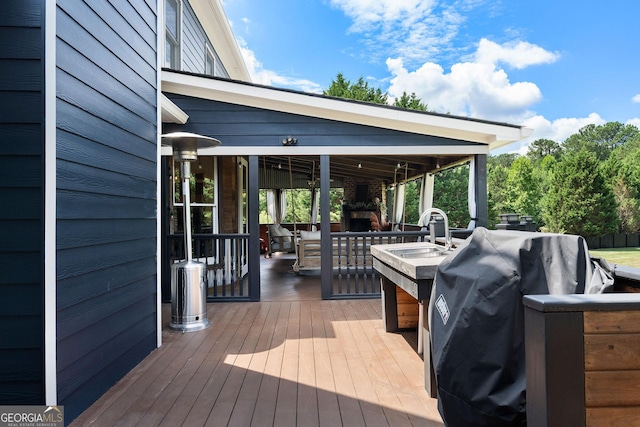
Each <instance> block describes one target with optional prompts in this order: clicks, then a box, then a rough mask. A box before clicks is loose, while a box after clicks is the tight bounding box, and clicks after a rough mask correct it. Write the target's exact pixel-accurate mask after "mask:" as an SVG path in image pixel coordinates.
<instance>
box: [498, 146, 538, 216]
mask: <svg viewBox="0 0 640 427" xmlns="http://www.w3.org/2000/svg"><path fill="white" fill-rule="evenodd" d="M506 191H507V206H508V207H509V208H510V210H512V211H513V212H516V213H519V214H521V215H529V216H532V217H533V219H534V221H535V222H536V223H538V224H540V222H541V219H542V218H541V209H540V197H541V194H540V183H539V181H538V180H537V177H536V174H535V172H534V168H533V163H532V162H531V159H529V157H518V158H517V159H515V160H514V162H513V163H512V164H511V168H510V169H509V174H508V176H507V188H506Z"/></svg>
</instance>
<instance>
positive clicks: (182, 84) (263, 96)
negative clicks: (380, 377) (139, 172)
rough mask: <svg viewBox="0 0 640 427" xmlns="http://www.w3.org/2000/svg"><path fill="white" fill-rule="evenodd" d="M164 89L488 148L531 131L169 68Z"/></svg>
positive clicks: (164, 72)
mask: <svg viewBox="0 0 640 427" xmlns="http://www.w3.org/2000/svg"><path fill="white" fill-rule="evenodd" d="M162 91H163V92H170V93H175V94H179V95H185V96H191V97H194V98H201V99H210V100H214V101H220V102H227V103H231V104H237V105H245V106H250V107H256V108H263V109H268V110H273V111H280V112H285V113H291V114H300V115H305V116H310V117H318V118H324V119H329V120H335V121H340V122H347V123H355V124H362V125H367V126H375V127H380V128H385V129H393V130H398V131H403V132H412V133H416V134H421V135H433V136H439V137H443V138H451V139H458V140H462V141H471V142H476V143H481V144H487V145H489V146H490V149H494V148H498V147H500V146H503V145H506V144H510V143H512V142H515V141H519V140H520V139H523V138H525V137H526V136H528V135H526V136H525V135H524V134H526V133H527V132H526V131H527V130H529V131H530V129H527V128H524V127H520V126H512V125H507V124H499V123H492V122H485V121H480V120H473V119H468V118H461V117H456V116H447V115H436V114H428V113H424V112H417V111H412V110H403V109H395V108H388V107H386V106H379V105H375V104H366V103H359V102H352V101H347V100H342V99H336V98H330V97H325V96H318V95H315V94H305V93H301V92H294V91H289V90H281V89H275V88H269V87H265V86H258V85H247V84H243V83H239V82H233V81H230V80H223V79H215V78H207V77H202V76H197V75H192V74H185V73H175V72H171V71H167V70H163V71H162Z"/></svg>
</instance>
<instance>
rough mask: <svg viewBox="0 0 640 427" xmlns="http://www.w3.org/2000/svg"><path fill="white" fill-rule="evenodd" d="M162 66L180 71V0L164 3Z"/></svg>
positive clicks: (169, 0)
mask: <svg viewBox="0 0 640 427" xmlns="http://www.w3.org/2000/svg"><path fill="white" fill-rule="evenodd" d="M164 19H165V28H166V31H165V33H166V36H165V39H166V41H165V52H164V55H165V56H164V66H165V67H168V68H171V69H174V70H179V69H180V0H166V1H165V18H164Z"/></svg>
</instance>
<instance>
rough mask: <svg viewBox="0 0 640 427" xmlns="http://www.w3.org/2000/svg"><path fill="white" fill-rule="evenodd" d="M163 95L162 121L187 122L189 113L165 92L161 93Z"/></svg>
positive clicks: (181, 123) (161, 102)
mask: <svg viewBox="0 0 640 427" xmlns="http://www.w3.org/2000/svg"><path fill="white" fill-rule="evenodd" d="M161 95H162V96H161V101H160V104H161V105H160V107H161V109H162V123H177V124H180V125H183V124H185V123H187V120H189V115H188V114H187V113H185V112H184V111H182V109H180V107H178V106H177V105H176V104H174V103H173V101H171V100H170V99H169V98H167V97H166V96H165V94H164V93H161Z"/></svg>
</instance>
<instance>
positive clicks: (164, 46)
mask: <svg viewBox="0 0 640 427" xmlns="http://www.w3.org/2000/svg"><path fill="white" fill-rule="evenodd" d="M175 2H176V4H177V7H178V22H177V25H178V28H177V32H178V34H177V37H178V40H176V43H177V45H178V53H177V55H176V56H177V58H176V63H177V64H176V65H177V67H176V68H175V69H176V70H178V71H181V70H182V49H183V38H184V37H182V19H183V10H184V8H183V7H182V0H175ZM162 9H163V16H164V20H163V22H164V26H163V28H162V29H163V32H162V34H163V37H162V63H163V64H164V67H165V68H173V67H172V66H171V64H167V62H166V61H167V51H166V49H167V13H166V11H167V0H164V1H163V2H162Z"/></svg>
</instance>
